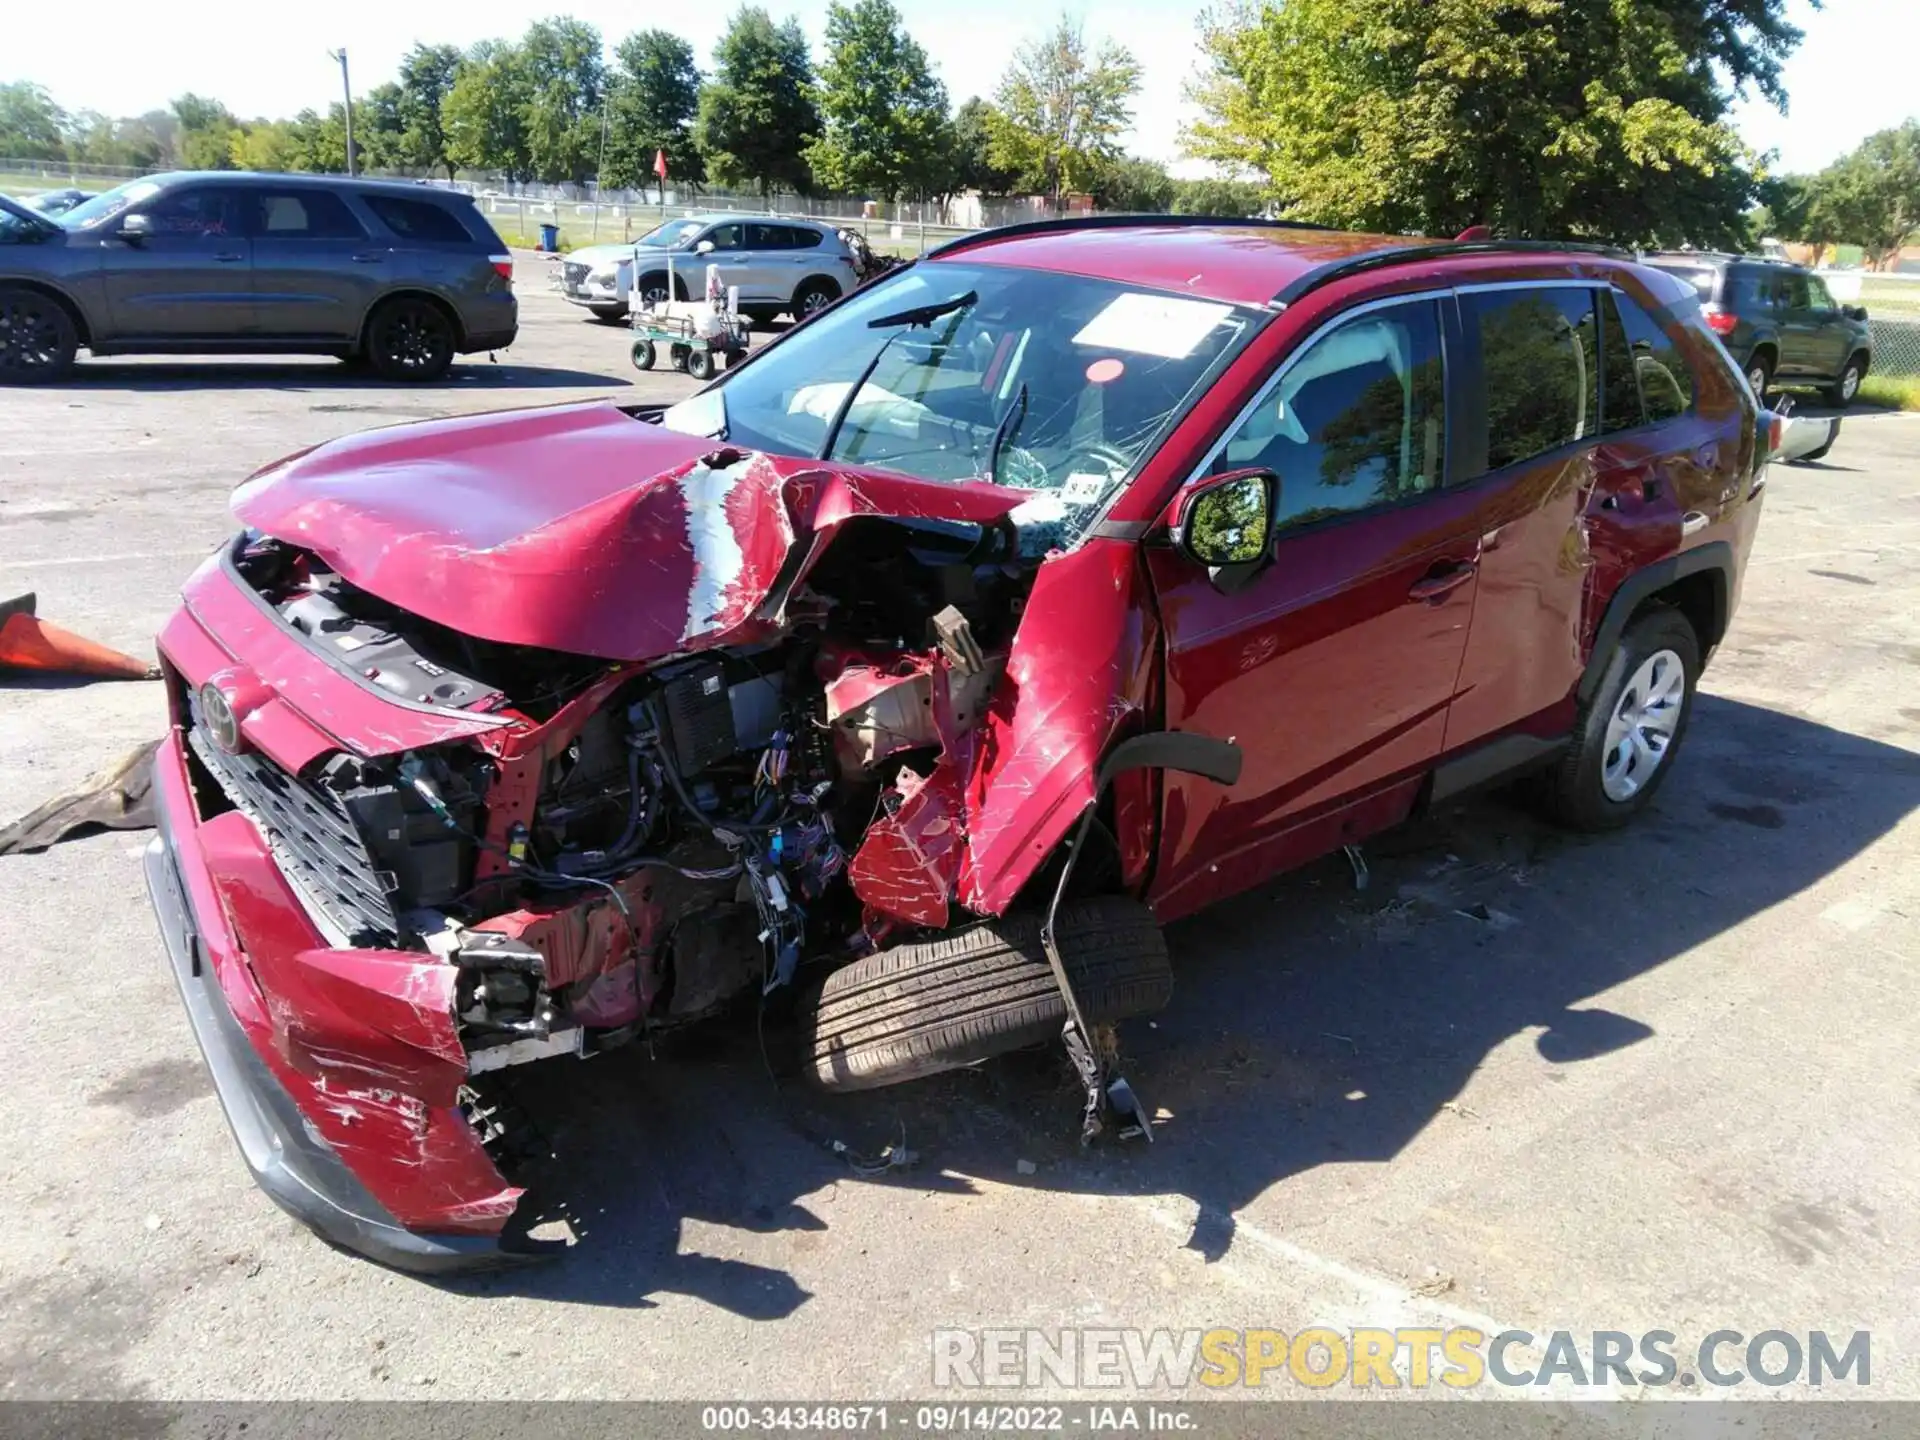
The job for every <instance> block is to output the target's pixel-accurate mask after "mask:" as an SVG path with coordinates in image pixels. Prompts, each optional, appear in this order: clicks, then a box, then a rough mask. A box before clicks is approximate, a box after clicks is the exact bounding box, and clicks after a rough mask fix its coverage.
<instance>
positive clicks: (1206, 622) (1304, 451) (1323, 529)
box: [1147, 297, 1480, 919]
mask: <svg viewBox="0 0 1920 1440" xmlns="http://www.w3.org/2000/svg"><path fill="white" fill-rule="evenodd" d="M1453 306H1454V302H1453V300H1452V299H1451V298H1450V297H1447V298H1443V299H1439V300H1436V299H1432V298H1425V299H1419V300H1412V301H1407V302H1402V303H1398V304H1393V305H1390V306H1385V307H1381V308H1374V309H1369V310H1366V311H1364V312H1362V313H1360V314H1357V315H1353V316H1350V317H1348V318H1346V319H1345V320H1343V321H1341V322H1340V323H1338V324H1336V325H1334V326H1332V327H1331V328H1329V329H1326V330H1323V331H1322V332H1321V333H1320V334H1319V335H1318V336H1317V337H1316V338H1314V339H1313V340H1311V341H1310V342H1308V343H1307V344H1306V345H1305V346H1303V347H1301V348H1300V349H1298V350H1296V351H1294V352H1293V354H1292V355H1290V356H1289V357H1288V358H1287V359H1286V360H1284V361H1283V362H1282V363H1281V364H1280V366H1279V367H1278V368H1277V370H1276V372H1275V374H1274V375H1273V377H1272V378H1270V379H1269V380H1268V381H1267V383H1266V386H1265V388H1264V389H1263V390H1262V391H1261V393H1260V395H1259V396H1258V397H1257V398H1256V399H1255V401H1254V402H1252V403H1251V404H1250V405H1249V406H1248V407H1247V409H1246V410H1245V411H1244V412H1243V413H1242V415H1241V417H1240V419H1239V420H1238V421H1237V422H1236V423H1235V425H1234V427H1233V428H1232V429H1231V430H1230V431H1229V432H1228V434H1227V435H1226V436H1225V437H1223V439H1222V440H1221V441H1220V442H1219V444H1218V445H1216V447H1215V449H1214V451H1213V453H1212V454H1211V455H1210V456H1209V457H1208V460H1207V462H1206V468H1208V469H1210V470H1214V471H1225V470H1240V469H1243V468H1247V467H1262V468H1265V469H1267V470H1270V471H1272V472H1273V473H1274V475H1276V476H1277V477H1278V480H1279V485H1280V494H1279V499H1278V503H1277V504H1276V506H1275V508H1274V517H1273V518H1274V534H1273V539H1272V543H1271V545H1270V547H1269V549H1268V559H1267V561H1266V562H1265V564H1264V566H1263V568H1261V569H1259V570H1258V571H1257V572H1256V573H1254V574H1253V575H1252V576H1251V578H1246V577H1237V578H1240V579H1242V580H1243V581H1244V583H1241V584H1238V585H1237V586H1235V585H1231V584H1229V585H1226V586H1224V587H1223V586H1222V584H1221V583H1220V581H1221V577H1219V576H1210V575H1209V574H1208V573H1207V572H1206V571H1205V570H1203V569H1202V568H1201V567H1200V566H1199V565H1197V564H1196V563H1195V562H1194V561H1193V560H1192V559H1191V558H1189V557H1188V556H1187V555H1186V554H1185V553H1183V552H1182V551H1180V550H1178V549H1175V548H1173V547H1171V546H1164V545H1163V546H1152V547H1149V549H1148V552H1147V553H1148V557H1149V558H1148V566H1149V570H1150V573H1151V576H1152V580H1153V585H1154V588H1155V591H1156V592H1157V594H1158V597H1159V607H1160V614H1161V620H1162V624H1163V626H1164V630H1165V645H1166V724H1167V727H1168V728H1169V729H1175V730H1193V731H1198V732H1199V733H1201V734H1204V735H1209V736H1212V737H1215V738H1217V739H1223V740H1232V741H1234V742H1235V743H1236V744H1238V745H1239V746H1240V748H1241V750H1242V752H1243V754H1244V756H1245V765H1244V768H1243V770H1242V772H1241V776H1240V779H1239V781H1238V783H1236V784H1235V785H1233V786H1231V787H1224V788H1223V787H1221V786H1219V785H1216V784H1214V783H1213V782H1211V781H1208V780H1201V779H1195V778H1193V777H1190V776H1184V775H1178V774H1174V773H1171V772H1169V773H1168V774H1167V775H1166V780H1165V785H1166V789H1165V792H1164V800H1163V804H1162V809H1161V816H1162V823H1161V839H1160V851H1159V856H1158V861H1157V864H1156V867H1155V875H1154V881H1153V885H1152V888H1151V891H1150V897H1149V898H1150V899H1151V900H1152V902H1153V903H1154V905H1155V907H1156V909H1157V910H1158V911H1159V913H1160V914H1161V916H1162V918H1166V919H1171V918H1173V917H1175V916H1177V915H1181V914H1185V913H1187V912H1189V911H1192V910H1195V909H1198V908H1199V907H1200V906H1202V905H1205V904H1208V903H1209V902H1211V901H1213V900H1215V899H1218V898H1221V897H1222V896H1225V895H1229V894H1232V893H1234V892H1235V891H1238V890H1242V889H1245V888H1246V887H1248V886H1250V885H1254V884H1257V883H1259V882H1260V881H1261V880H1263V879H1265V878H1267V877H1268V876H1269V875H1272V874H1274V873H1275V872H1277V871H1279V870H1282V869H1285V868H1287V867H1289V866H1291V865H1294V864H1298V863H1300V862H1301V861H1303V860H1306V859H1308V858H1311V857H1312V856H1313V855H1315V854H1318V853H1321V852H1323V851H1325V850H1328V849H1330V848H1333V847H1335V846H1337V845H1339V844H1342V843H1345V842H1347V841H1350V840H1356V839H1359V838H1360V837H1361V836H1363V835H1364V834H1366V833H1369V832H1371V831H1374V830H1379V829H1383V828H1385V827H1386V826H1388V825H1391V824H1394V823H1396V822H1397V821H1398V820H1399V819H1401V818H1402V817H1403V816H1404V815H1405V813H1406V811H1407V809H1408V808H1409V806H1410V805H1411V801H1412V796H1413V793H1414V791H1415V789H1416V788H1417V786H1418V782H1419V778H1420V776H1421V773H1422V772H1423V770H1424V769H1425V768H1426V767H1428V766H1430V765H1431V764H1432V763H1433V761H1434V760H1435V758H1436V757H1437V756H1438V755H1439V753H1440V750H1441V746H1442V743H1443V741H1444V738H1445V734H1446V721H1447V710H1448V706H1449V704H1450V702H1451V700H1452V697H1453V692H1454V685H1455V682H1456V680H1457V678H1458V675H1459V671H1460V662H1461V657H1462V655H1463V653H1464V651H1465V647H1466V640H1467V623H1468V620H1469V618H1470V616H1471V614H1472V611H1473V603H1474V593H1475V581H1476V572H1477V567H1478V563H1479V545H1480V536H1479V533H1478V531H1477V529H1476V528H1475V524H1474V521H1475V516H1474V511H1475V508H1476V503H1477V502H1476V500H1475V498H1474V497H1473V495H1472V494H1470V493H1467V492H1462V491H1460V490H1455V489H1449V488H1447V486H1446V479H1447V469H1446V444H1447V435H1448V432H1449V430H1450V429H1451V428H1453V427H1452V426H1451V425H1450V424H1449V416H1448V414H1447V409H1448V405H1447V395H1446V390H1447V387H1446V381H1445V375H1444V361H1443V355H1444V353H1445V352H1444V351H1443V348H1442V345H1441V333H1442V328H1443V326H1445V327H1449V328H1452V327H1454V326H1455V324H1456V322H1455V321H1454V319H1453ZM1455 333H1456V334H1457V330H1456V331H1455ZM1449 348H1451V349H1452V350H1453V352H1454V353H1456V354H1457V353H1459V347H1458V346H1457V345H1455V346H1453V347H1449Z"/></svg>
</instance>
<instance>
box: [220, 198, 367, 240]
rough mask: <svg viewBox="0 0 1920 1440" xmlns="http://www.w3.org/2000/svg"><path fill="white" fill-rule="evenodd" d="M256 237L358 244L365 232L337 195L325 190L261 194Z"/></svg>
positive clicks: (255, 209) (257, 201)
mask: <svg viewBox="0 0 1920 1440" xmlns="http://www.w3.org/2000/svg"><path fill="white" fill-rule="evenodd" d="M248 198H249V199H250V200H251V201H252V204H253V233H254V234H256V235H258V236H259V237H260V238H261V239H263V240H359V239H363V238H364V237H365V236H366V233H367V232H366V231H365V229H363V228H362V227H361V224H360V222H359V221H358V220H356V219H354V218H353V212H352V211H351V210H349V209H348V208H347V206H346V202H345V201H343V200H342V199H341V198H340V197H339V196H338V195H332V194H329V193H328V192H327V191H325V190H258V191H255V192H253V193H252V194H251V195H250V196H249V197H248Z"/></svg>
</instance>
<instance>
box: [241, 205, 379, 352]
mask: <svg viewBox="0 0 1920 1440" xmlns="http://www.w3.org/2000/svg"><path fill="white" fill-rule="evenodd" d="M245 195H246V202H247V205H248V219H249V225H248V229H249V232H250V233H251V234H252V236H253V293H254V304H255V307H256V313H257V314H258V316H259V324H260V330H261V334H262V335H263V336H264V337H266V338H268V339H275V340H328V341H340V342H343V343H345V342H351V341H352V340H354V339H355V338H357V337H358V335H359V332H360V322H361V321H362V320H363V319H364V318H365V317H366V313H367V309H368V307H369V306H370V305H371V304H372V303H373V300H374V297H375V296H376V295H378V294H379V293H380V291H381V289H382V287H383V285H384V280H383V273H384V270H385V268H386V253H385V250H384V247H381V246H378V245H375V244H374V243H373V242H372V240H371V239H370V238H369V236H368V234H367V230H366V227H365V226H364V225H362V224H361V223H360V220H359V217H358V216H356V215H355V214H354V213H353V211H352V209H351V208H350V207H349V206H348V204H347V202H346V201H345V200H344V199H343V198H342V197H341V196H340V194H339V193H338V192H336V191H333V190H327V189H323V188H321V187H319V186H298V185H289V186H285V187H281V186H272V187H269V186H257V187H249V188H248V189H247V191H246V192H245Z"/></svg>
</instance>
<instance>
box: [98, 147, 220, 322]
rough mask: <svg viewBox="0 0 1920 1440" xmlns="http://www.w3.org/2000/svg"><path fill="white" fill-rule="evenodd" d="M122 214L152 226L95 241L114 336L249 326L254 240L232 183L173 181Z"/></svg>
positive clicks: (114, 225) (109, 224) (111, 222)
mask: <svg viewBox="0 0 1920 1440" xmlns="http://www.w3.org/2000/svg"><path fill="white" fill-rule="evenodd" d="M128 214H129V215H143V216H145V217H146V219H147V221H148V223H149V224H150V226H151V229H150V231H149V232H148V233H147V234H145V235H143V236H140V237H138V238H136V239H120V238H118V237H117V236H114V235H109V236H108V237H107V238H106V239H104V240H103V241H102V251H101V258H100V274H101V281H102V283H103V285H104V286H105V288H106V292H107V304H108V306H109V307H110V309H111V310H112V313H113V329H114V335H115V338H116V339H117V340H159V341H170V342H175V343H176V344H177V343H179V342H184V341H191V340H202V339H205V340H235V339H240V338H242V337H244V336H247V335H250V334H253V333H255V332H256V329H257V326H256V323H255V310H254V298H253V242H252V241H251V240H249V239H248V238H247V233H246V219H245V215H244V214H243V212H242V203H241V196H240V194H239V192H238V191H237V190H236V189H235V188H234V187H232V186H227V185H218V184H213V185H186V186H179V187H176V188H173V189H169V190H165V191H163V192H162V193H160V194H159V195H156V196H155V197H154V198H153V199H152V200H151V201H149V202H147V203H146V204H144V205H139V206H136V207H134V209H133V210H131V211H129V212H128ZM124 218H125V217H122V219H123V220H124ZM105 228H108V229H114V228H117V227H116V222H114V221H109V222H107V226H106V227H105Z"/></svg>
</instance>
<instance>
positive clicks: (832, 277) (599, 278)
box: [560, 215, 859, 323]
mask: <svg viewBox="0 0 1920 1440" xmlns="http://www.w3.org/2000/svg"><path fill="white" fill-rule="evenodd" d="M669 256H671V257H672V267H671V268H672V275H673V290H672V296H671V298H673V299H675V300H685V299H687V298H688V297H689V296H692V295H698V294H700V293H702V287H703V285H704V284H705V277H706V272H707V266H709V265H718V266H719V267H720V278H721V280H722V281H723V282H724V283H725V284H727V285H729V286H737V287H738V288H739V291H740V311H741V313H742V314H744V315H747V316H749V317H750V318H752V319H755V320H758V321H761V322H762V323H765V322H767V321H770V320H772V319H773V318H774V317H775V316H776V315H779V314H781V313H783V312H786V313H790V314H792V315H793V317H794V318H795V319H804V318H806V317H807V316H808V315H811V314H812V313H813V312H814V311H816V310H820V309H824V308H825V307H826V306H828V305H831V304H832V303H833V302H834V301H835V300H838V299H839V298H840V297H841V296H842V295H843V294H845V293H846V292H847V291H849V290H851V289H853V288H854V286H855V285H856V284H857V283H858V281H859V275H858V272H857V270H856V267H855V264H854V258H853V254H852V252H851V251H850V250H849V249H848V248H847V244H846V242H845V241H844V240H843V239H841V238H840V235H839V233H838V232H837V231H836V230H835V229H834V228H833V227H832V226H831V225H816V224H815V223H814V222H812V221H811V220H784V219H775V218H772V217H770V216H766V215H700V216H694V217H692V218H689V219H683V220H669V221H667V222H665V223H664V224H662V225H658V226H656V227H654V228H653V229H652V230H649V231H648V232H647V233H646V234H645V235H642V236H641V237H640V238H639V239H638V240H636V241H634V242H633V243H632V244H630V245H629V244H619V245H589V246H585V247H583V248H582V249H579V250H574V251H570V252H569V253H568V255H567V257H566V259H565V260H564V261H562V262H561V267H560V281H561V293H562V294H564V295H565V296H566V297H567V299H569V300H571V301H572V302H573V303H574V304H576V305H584V306H586V307H587V309H589V310H591V311H592V312H593V315H594V318H595V319H598V320H620V319H623V318H624V317H625V316H626V314H627V308H628V304H629V302H630V301H631V300H632V298H633V295H634V293H635V292H638V294H639V297H640V303H641V304H643V305H657V304H659V303H661V302H662V301H665V300H666V299H668V298H669V296H668V282H667V277H668V272H669V266H668V257H669ZM623 270H625V272H626V273H625V274H622V271H623Z"/></svg>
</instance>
